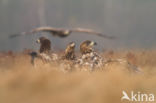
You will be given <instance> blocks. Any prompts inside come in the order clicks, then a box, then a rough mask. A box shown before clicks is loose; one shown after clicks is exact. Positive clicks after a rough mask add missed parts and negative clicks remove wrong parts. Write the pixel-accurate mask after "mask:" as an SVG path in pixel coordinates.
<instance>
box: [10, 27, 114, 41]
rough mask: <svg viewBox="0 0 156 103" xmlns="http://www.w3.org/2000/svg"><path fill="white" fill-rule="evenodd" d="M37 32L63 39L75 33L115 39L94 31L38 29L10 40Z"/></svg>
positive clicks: (82, 29) (12, 36)
mask: <svg viewBox="0 0 156 103" xmlns="http://www.w3.org/2000/svg"><path fill="white" fill-rule="evenodd" d="M37 32H48V33H50V34H51V35H53V36H58V37H61V38H64V37H67V36H69V35H70V34H71V33H73V32H82V33H87V34H93V35H96V36H100V37H103V38H107V39H114V38H115V37H114V36H108V35H104V34H102V33H100V32H96V31H94V30H92V29H84V28H74V29H62V28H53V27H38V28H35V29H32V30H31V31H29V32H21V33H18V34H13V35H10V36H9V38H14V37H17V36H21V35H29V34H35V33H37Z"/></svg>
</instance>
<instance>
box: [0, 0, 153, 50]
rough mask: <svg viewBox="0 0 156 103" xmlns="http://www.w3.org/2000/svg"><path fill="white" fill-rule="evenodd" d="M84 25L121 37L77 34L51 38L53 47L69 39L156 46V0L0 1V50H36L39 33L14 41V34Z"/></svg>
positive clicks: (103, 45) (116, 45)
mask: <svg viewBox="0 0 156 103" xmlns="http://www.w3.org/2000/svg"><path fill="white" fill-rule="evenodd" d="M47 25H48V26H53V27H61V28H62V27H63V28H74V27H84V28H91V29H95V30H98V31H101V32H103V33H105V34H107V35H113V36H116V37H118V39H117V40H115V41H112V40H107V39H101V38H99V37H96V36H88V35H83V34H78V33H75V34H73V35H71V36H69V37H68V38H65V39H60V38H54V37H51V36H48V35H47V34H45V35H46V36H47V37H50V39H51V41H52V45H53V47H54V48H64V46H65V45H66V44H68V42H70V41H75V42H76V43H77V44H78V45H77V47H78V46H79V43H80V42H82V41H84V40H86V39H91V40H94V41H96V42H97V43H98V47H97V48H155V47H156V40H155V39H156V0H0V51H3V50H23V49H24V48H30V49H37V47H38V45H37V44H36V43H35V39H37V38H38V37H39V36H41V35H43V34H39V35H33V36H22V37H18V38H15V39H12V40H9V39H8V38H7V37H8V35H11V34H13V33H18V32H21V31H29V30H31V29H32V28H35V27H39V26H47Z"/></svg>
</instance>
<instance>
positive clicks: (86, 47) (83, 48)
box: [80, 40, 97, 54]
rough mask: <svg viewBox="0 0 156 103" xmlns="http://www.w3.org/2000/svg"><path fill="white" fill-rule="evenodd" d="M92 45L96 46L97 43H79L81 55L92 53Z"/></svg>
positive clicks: (87, 41)
mask: <svg viewBox="0 0 156 103" xmlns="http://www.w3.org/2000/svg"><path fill="white" fill-rule="evenodd" d="M94 45H97V43H96V42H93V41H90V40H86V41H84V42H82V43H81V45H80V52H81V53H82V54H86V53H90V52H93V46H94Z"/></svg>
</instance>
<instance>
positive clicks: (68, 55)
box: [63, 42, 76, 60]
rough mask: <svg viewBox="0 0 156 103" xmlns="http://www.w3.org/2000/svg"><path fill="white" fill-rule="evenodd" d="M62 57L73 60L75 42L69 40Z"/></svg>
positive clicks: (74, 57)
mask: <svg viewBox="0 0 156 103" xmlns="http://www.w3.org/2000/svg"><path fill="white" fill-rule="evenodd" d="M63 58H64V59H67V60H75V59H76V56H75V43H74V42H70V43H69V44H68V45H67V47H66V49H65V55H64V56H63Z"/></svg>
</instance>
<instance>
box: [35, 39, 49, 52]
mask: <svg viewBox="0 0 156 103" xmlns="http://www.w3.org/2000/svg"><path fill="white" fill-rule="evenodd" d="M36 42H37V43H40V50H39V52H40V53H50V50H51V41H50V40H49V39H47V38H45V37H40V38H39V39H38V40H37V41H36Z"/></svg>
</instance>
